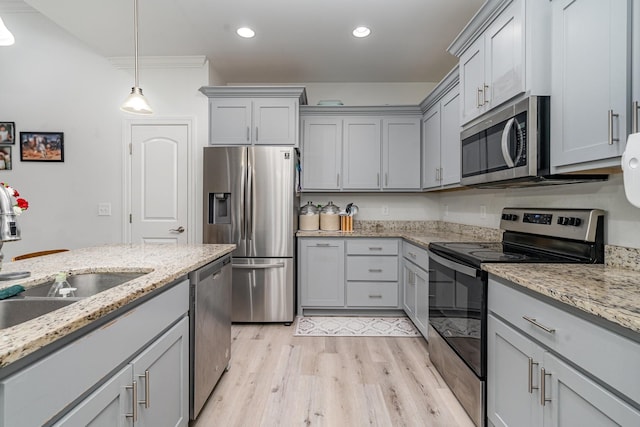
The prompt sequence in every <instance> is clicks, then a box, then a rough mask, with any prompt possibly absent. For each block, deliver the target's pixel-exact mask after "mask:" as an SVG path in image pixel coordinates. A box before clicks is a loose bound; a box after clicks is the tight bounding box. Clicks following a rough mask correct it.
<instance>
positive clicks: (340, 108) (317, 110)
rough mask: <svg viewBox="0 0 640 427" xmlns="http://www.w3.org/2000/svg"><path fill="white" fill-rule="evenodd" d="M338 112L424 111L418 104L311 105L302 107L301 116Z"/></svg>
mask: <svg viewBox="0 0 640 427" xmlns="http://www.w3.org/2000/svg"><path fill="white" fill-rule="evenodd" d="M336 114H339V115H341V116H362V115H367V116H370V115H380V116H421V115H422V111H421V110H420V107H419V106H417V105H373V106H351V105H347V106H345V105H337V106H334V105H309V106H304V107H303V106H301V107H300V115H301V116H303V115H307V116H311V115H312V116H323V115H327V116H335V115H336Z"/></svg>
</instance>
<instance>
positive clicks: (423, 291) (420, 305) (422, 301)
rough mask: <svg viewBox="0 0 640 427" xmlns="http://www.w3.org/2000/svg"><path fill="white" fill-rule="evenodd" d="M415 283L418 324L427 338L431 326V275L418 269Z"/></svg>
mask: <svg viewBox="0 0 640 427" xmlns="http://www.w3.org/2000/svg"><path fill="white" fill-rule="evenodd" d="M413 281H414V282H415V286H416V304H415V305H416V323H417V326H418V329H420V332H422V334H423V335H424V336H425V337H426V336H427V327H428V326H429V273H427V272H426V271H424V270H422V269H421V268H416V270H415V276H414V279H413Z"/></svg>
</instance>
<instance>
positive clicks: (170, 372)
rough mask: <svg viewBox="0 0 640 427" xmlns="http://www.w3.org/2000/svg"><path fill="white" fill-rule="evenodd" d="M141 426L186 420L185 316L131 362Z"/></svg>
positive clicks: (185, 421) (186, 330)
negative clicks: (136, 385) (135, 382)
mask: <svg viewBox="0 0 640 427" xmlns="http://www.w3.org/2000/svg"><path fill="white" fill-rule="evenodd" d="M131 365H132V367H133V379H134V381H137V384H138V397H137V401H138V421H139V423H140V425H141V426H160V425H165V426H186V425H188V423H189V319H188V318H187V317H184V318H183V319H182V320H181V321H180V322H178V323H177V324H176V325H175V326H173V327H172V328H171V329H169V331H167V332H166V333H165V334H164V335H162V336H161V337H160V338H158V339H157V340H156V341H155V342H154V343H153V344H151V345H150V346H149V347H147V349H146V350H145V351H144V352H142V353H141V354H140V355H139V356H138V357H137V358H135V359H134V360H133V362H131Z"/></svg>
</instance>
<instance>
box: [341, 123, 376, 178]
mask: <svg viewBox="0 0 640 427" xmlns="http://www.w3.org/2000/svg"><path fill="white" fill-rule="evenodd" d="M381 135H382V134H381V131H380V119H378V118H368V117H363V118H349V119H345V120H344V148H343V149H344V183H343V185H342V188H343V189H345V190H371V189H378V188H380V186H381V177H380V166H381V162H380V154H381V152H382V149H381V144H382V139H381Z"/></svg>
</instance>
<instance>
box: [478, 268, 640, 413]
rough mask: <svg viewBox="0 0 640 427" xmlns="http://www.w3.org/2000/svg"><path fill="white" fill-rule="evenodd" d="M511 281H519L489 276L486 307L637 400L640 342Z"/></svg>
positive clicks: (639, 387)
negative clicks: (544, 298)
mask: <svg viewBox="0 0 640 427" xmlns="http://www.w3.org/2000/svg"><path fill="white" fill-rule="evenodd" d="M512 286H516V287H517V286H518V285H515V284H510V282H508V281H506V280H504V279H501V278H498V277H494V276H491V277H490V279H489V296H488V307H489V311H490V312H492V313H494V314H496V315H498V316H500V317H502V318H503V319H505V320H506V321H507V322H509V323H511V324H513V325H514V326H515V327H516V328H518V329H520V330H521V331H523V332H524V333H525V334H528V335H529V336H531V337H533V338H534V339H536V340H537V341H539V342H540V343H542V345H544V346H546V347H548V348H549V349H551V350H553V351H554V352H556V353H558V354H559V355H560V356H562V357H564V358H566V359H567V360H570V361H572V362H573V363H574V364H575V365H577V366H579V367H581V368H582V369H584V370H585V371H587V372H589V373H590V374H591V375H593V376H594V377H597V378H599V379H601V380H602V381H604V382H605V383H607V384H609V385H610V386H612V387H613V388H614V389H616V390H618V391H620V392H621V393H623V394H625V395H626V396H628V397H629V398H631V399H632V400H634V401H635V402H640V380H639V379H640V365H639V364H638V354H640V343H638V342H635V341H632V340H631V339H629V338H626V337H624V336H622V335H619V334H617V333H615V332H613V331H611V330H609V329H605V328H604V327H601V326H599V325H596V324H595V323H592V322H589V321H588V320H586V319H584V318H582V317H579V316H577V315H575V314H573V313H571V312H568V311H564V310H562V309H561V308H559V307H556V306H555V305H552V304H550V303H547V302H545V301H543V300H541V299H538V298H535V297H533V296H531V295H529V294H525V293H523V292H521V291H519V290H517V289H514V288H513V287H512ZM567 308H569V307H567ZM525 316H526V317H528V318H529V319H531V320H532V321H535V322H537V323H539V324H540V325H542V326H544V327H546V328H549V329H553V332H550V331H545V330H544V329H542V328H541V327H539V326H536V325H534V324H533V323H532V322H531V321H527V320H526V319H525V318H524V317H525Z"/></svg>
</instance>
